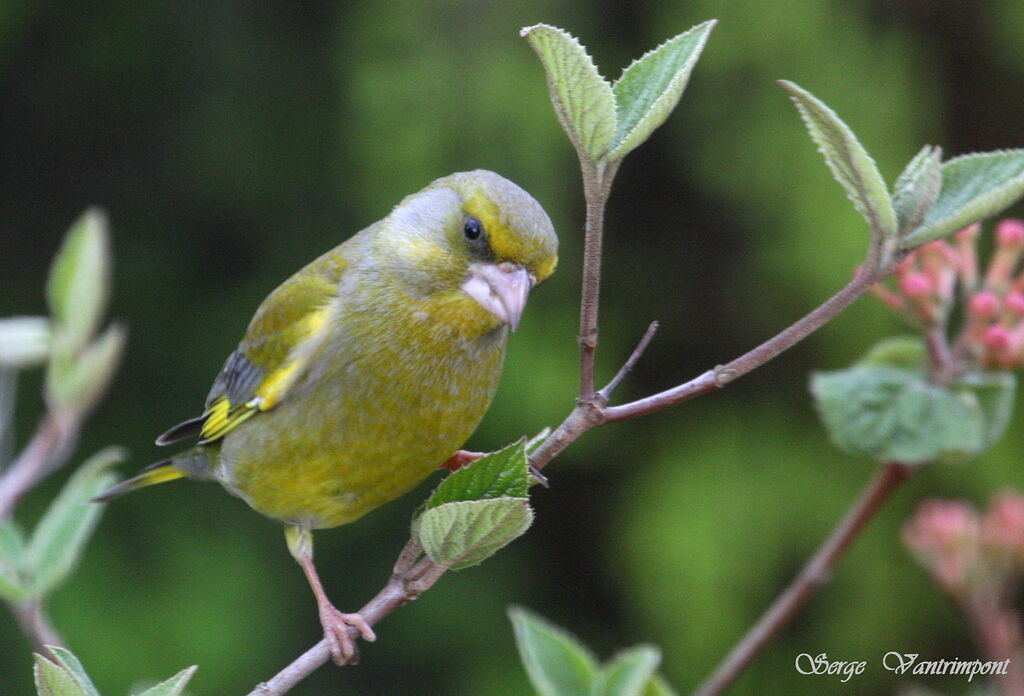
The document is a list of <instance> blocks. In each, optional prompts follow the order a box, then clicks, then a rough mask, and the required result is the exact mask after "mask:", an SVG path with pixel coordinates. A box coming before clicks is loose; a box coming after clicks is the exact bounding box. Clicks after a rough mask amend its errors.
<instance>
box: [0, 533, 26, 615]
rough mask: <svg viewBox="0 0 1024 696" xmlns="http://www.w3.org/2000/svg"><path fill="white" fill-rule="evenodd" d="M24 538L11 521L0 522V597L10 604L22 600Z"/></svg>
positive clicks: (23, 593) (23, 590) (23, 595)
mask: <svg viewBox="0 0 1024 696" xmlns="http://www.w3.org/2000/svg"><path fill="white" fill-rule="evenodd" d="M24 562H25V537H24V535H23V534H22V532H21V528H20V527H18V524H17V523H16V522H15V521H14V520H13V519H10V518H8V519H6V520H0V597H2V598H3V599H6V600H7V601H10V602H20V601H22V600H24V599H25V598H26V597H27V596H28V593H27V592H26V591H25V577H24V573H23V571H22V568H23V567H24Z"/></svg>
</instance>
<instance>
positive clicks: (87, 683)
mask: <svg viewBox="0 0 1024 696" xmlns="http://www.w3.org/2000/svg"><path fill="white" fill-rule="evenodd" d="M50 652H51V653H53V656H54V657H56V658H57V662H58V663H59V664H60V666H61V667H62V668H64V670H65V671H66V672H67V673H68V674H70V675H71V676H72V677H74V679H75V681H76V682H77V683H78V685H79V686H80V687H82V690H83V691H84V692H85V694H86V696H100V692H99V691H97V690H96V687H95V686H94V685H93V683H92V680H91V679H90V678H89V675H88V674H86V672H85V668H84V667H82V663H81V662H79V661H78V658H77V657H75V655H74V653H72V652H71V651H70V650H68V649H67V648H62V647H60V646H56V645H51V646H50Z"/></svg>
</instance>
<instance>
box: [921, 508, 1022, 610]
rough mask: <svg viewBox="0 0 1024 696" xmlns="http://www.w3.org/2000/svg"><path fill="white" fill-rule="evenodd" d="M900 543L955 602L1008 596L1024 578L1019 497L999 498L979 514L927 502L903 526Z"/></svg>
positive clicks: (972, 509)
mask: <svg viewBox="0 0 1024 696" xmlns="http://www.w3.org/2000/svg"><path fill="white" fill-rule="evenodd" d="M903 542H904V543H905V544H906V545H907V547H909V548H910V550H911V551H912V552H913V553H914V555H915V556H916V557H917V559H918V560H919V561H920V562H921V564H922V565H923V566H924V567H925V568H927V569H928V570H929V571H930V572H931V574H932V576H933V577H934V578H935V581H936V582H937V583H938V584H939V586H940V587H942V588H943V589H944V590H946V591H947V592H949V593H950V594H951V595H953V596H954V597H956V598H958V599H970V598H972V597H974V596H977V595H978V594H980V593H990V592H992V591H993V590H998V592H997V594H998V595H999V596H1005V595H1011V596H1012V591H1013V588H1014V587H1015V586H1016V585H1017V583H1019V582H1020V580H1021V579H1022V577H1024V495H1020V494H1017V493H1012V492H1009V491H1004V492H1002V493H999V494H998V495H996V496H995V497H994V498H993V500H992V502H991V504H990V505H989V509H988V511H987V512H986V513H985V514H984V515H979V514H978V512H977V511H976V510H975V509H974V508H973V507H972V506H971V505H970V504H968V503H966V502H963V501H956V500H927V501H925V502H924V503H922V504H921V506H920V507H919V508H918V511H917V514H916V515H915V516H914V517H913V518H912V519H911V520H910V521H909V522H907V523H906V525H904V527H903Z"/></svg>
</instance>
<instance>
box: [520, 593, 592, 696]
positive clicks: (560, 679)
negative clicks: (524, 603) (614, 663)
mask: <svg viewBox="0 0 1024 696" xmlns="http://www.w3.org/2000/svg"><path fill="white" fill-rule="evenodd" d="M508 615H509V618H510V619H511V620H512V628H513V629H514V630H515V635H516V646H517V647H518V648H519V657H520V659H521V660H522V661H523V666H524V667H526V674H527V675H528V676H529V678H530V683H531V684H533V688H534V689H535V690H536V691H537V693H538V694H539V696H592V694H593V689H594V686H595V684H596V683H597V681H598V679H599V677H600V668H599V667H598V664H597V660H596V659H595V658H594V656H593V655H592V654H591V653H590V651H589V650H587V648H586V646H584V645H583V644H582V643H580V642H579V641H578V640H576V638H574V637H573V636H572V635H570V634H569V633H567V632H566V631H564V630H562V629H561V628H559V627H558V626H555V625H554V624H552V623H549V622H548V621H546V620H545V619H542V618H541V617H539V616H537V615H536V614H534V613H533V612H530V611H527V610H526V609H522V608H520V607H513V608H511V609H509V611H508Z"/></svg>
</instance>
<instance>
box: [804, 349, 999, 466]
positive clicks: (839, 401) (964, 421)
mask: <svg viewBox="0 0 1024 696" xmlns="http://www.w3.org/2000/svg"><path fill="white" fill-rule="evenodd" d="M811 391H812V392H813V394H814V397H815V401H816V403H817V406H818V411H819V413H820V414H821V417H822V420H823V421H824V423H825V426H826V428H827V429H828V432H829V435H830V436H831V438H832V441H833V442H834V443H835V444H836V446H837V447H839V448H840V449H842V450H844V451H846V452H849V453H851V454H860V455H866V456H869V457H871V458H872V459H874V460H876V461H879V462H901V463H904V464H921V463H925V462H931V461H935V460H938V459H946V458H958V457H963V456H967V455H974V454H978V453H979V452H981V451H982V450H983V449H984V448H985V447H986V426H985V418H984V413H983V411H982V409H981V408H980V406H979V404H978V403H977V401H975V400H972V399H970V398H965V396H964V395H963V394H960V393H957V392H956V391H954V390H951V389H946V388H943V387H938V386H935V385H932V384H929V383H928V382H927V381H926V380H925V377H924V374H923V373H921V372H920V371H915V370H903V369H898V368H892V367H883V366H867V365H858V366H855V367H852V368H849V369H846V370H839V371H836V372H827V373H818V374H816V375H814V376H813V377H812V379H811Z"/></svg>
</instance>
